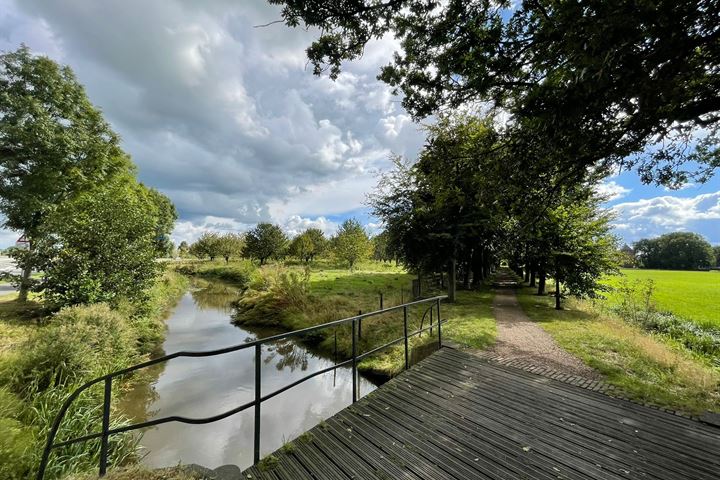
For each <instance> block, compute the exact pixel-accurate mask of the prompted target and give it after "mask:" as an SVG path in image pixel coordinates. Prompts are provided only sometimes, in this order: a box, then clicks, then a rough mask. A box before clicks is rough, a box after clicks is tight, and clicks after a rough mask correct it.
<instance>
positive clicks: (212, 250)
mask: <svg viewBox="0 0 720 480" xmlns="http://www.w3.org/2000/svg"><path fill="white" fill-rule="evenodd" d="M190 254H191V255H195V256H196V257H197V258H199V259H203V258H205V257H209V258H210V261H213V260H215V257H218V256H220V255H221V249H220V235H218V234H217V233H214V232H205V233H203V234H202V235H200V238H198V239H197V240H196V241H195V242H194V243H193V244H192V245H191V246H190Z"/></svg>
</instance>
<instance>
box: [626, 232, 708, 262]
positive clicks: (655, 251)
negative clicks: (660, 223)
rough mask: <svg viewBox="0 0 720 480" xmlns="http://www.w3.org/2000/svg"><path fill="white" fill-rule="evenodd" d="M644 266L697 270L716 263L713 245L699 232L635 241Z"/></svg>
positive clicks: (670, 234)
mask: <svg viewBox="0 0 720 480" xmlns="http://www.w3.org/2000/svg"><path fill="white" fill-rule="evenodd" d="M634 247H635V251H636V252H637V255H638V259H639V261H640V263H641V265H642V266H643V268H661V269H669V270H697V269H698V268H708V267H711V266H713V264H714V263H715V255H714V254H713V248H712V246H711V245H710V244H709V243H708V242H707V241H706V240H705V239H704V238H703V237H702V236H700V235H698V234H697V233H690V232H675V233H668V234H665V235H661V236H659V237H657V238H653V239H643V240H640V241H638V242H636V243H635V245H634Z"/></svg>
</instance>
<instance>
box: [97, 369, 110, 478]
mask: <svg viewBox="0 0 720 480" xmlns="http://www.w3.org/2000/svg"><path fill="white" fill-rule="evenodd" d="M111 396H112V377H108V378H106V379H105V395H103V417H102V437H101V438H100V476H101V477H102V476H104V475H105V472H106V471H107V460H108V430H110V400H111Z"/></svg>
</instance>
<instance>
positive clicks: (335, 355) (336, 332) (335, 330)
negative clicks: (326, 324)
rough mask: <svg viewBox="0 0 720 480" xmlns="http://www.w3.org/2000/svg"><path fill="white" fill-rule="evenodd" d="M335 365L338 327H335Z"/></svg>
mask: <svg viewBox="0 0 720 480" xmlns="http://www.w3.org/2000/svg"><path fill="white" fill-rule="evenodd" d="M335 363H336V364H337V327H335Z"/></svg>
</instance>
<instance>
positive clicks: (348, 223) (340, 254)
mask: <svg viewBox="0 0 720 480" xmlns="http://www.w3.org/2000/svg"><path fill="white" fill-rule="evenodd" d="M371 248H372V245H371V243H370V238H369V237H368V235H367V233H366V232H365V229H364V228H363V227H362V225H360V222H358V221H357V220H355V219H354V218H349V219H347V220H345V221H344V222H343V223H342V225H340V228H339V229H338V231H337V233H336V234H335V236H334V237H333V238H332V249H333V254H334V255H335V256H336V257H337V258H339V259H341V260H343V261H345V262H347V263H348V266H349V267H350V269H352V268H353V267H354V266H355V264H356V263H357V262H358V261H360V260H364V259H366V258H368V257H369V256H370V249H371Z"/></svg>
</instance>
